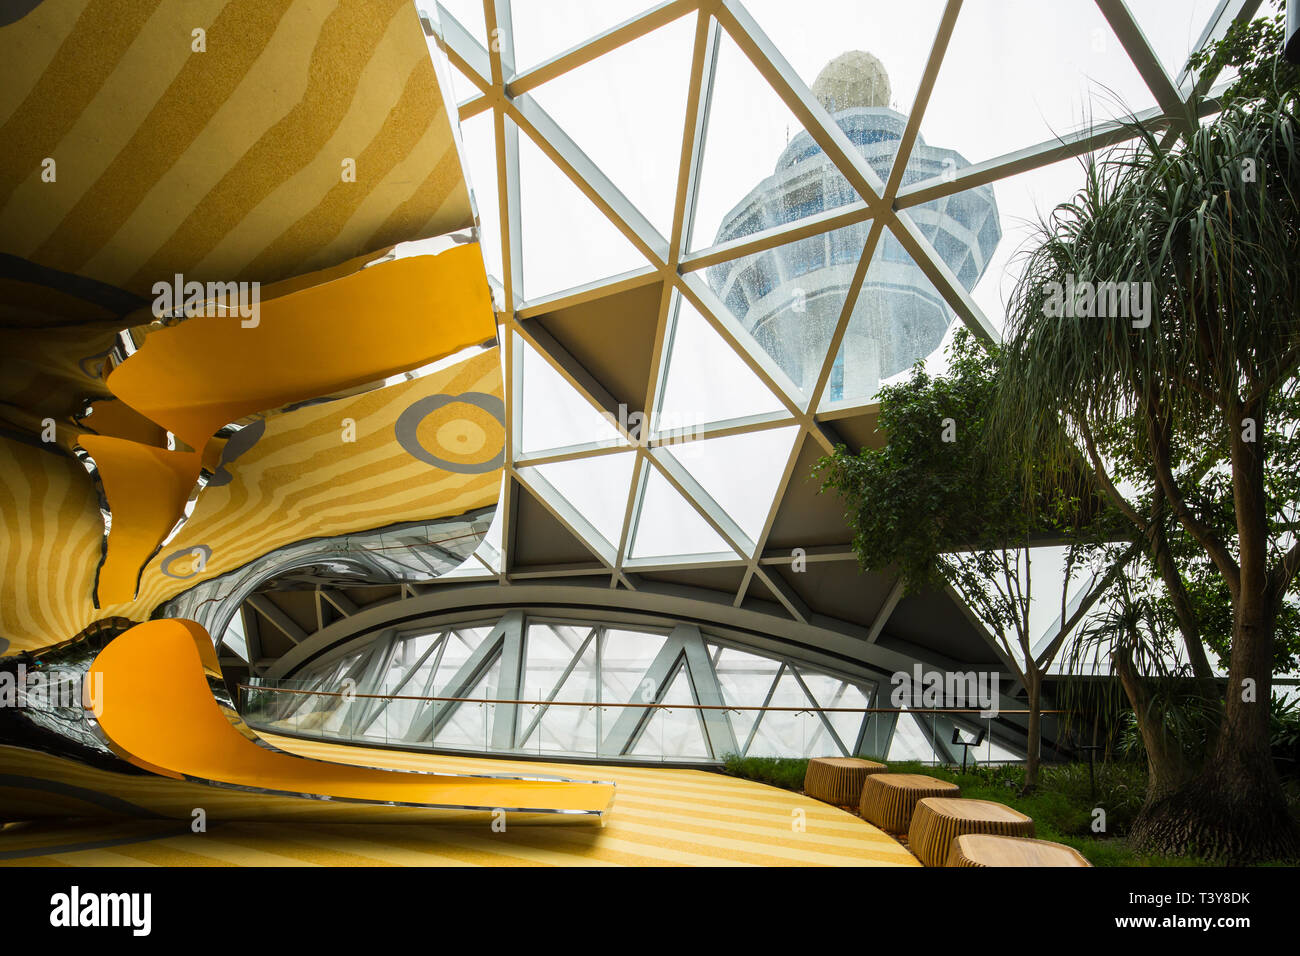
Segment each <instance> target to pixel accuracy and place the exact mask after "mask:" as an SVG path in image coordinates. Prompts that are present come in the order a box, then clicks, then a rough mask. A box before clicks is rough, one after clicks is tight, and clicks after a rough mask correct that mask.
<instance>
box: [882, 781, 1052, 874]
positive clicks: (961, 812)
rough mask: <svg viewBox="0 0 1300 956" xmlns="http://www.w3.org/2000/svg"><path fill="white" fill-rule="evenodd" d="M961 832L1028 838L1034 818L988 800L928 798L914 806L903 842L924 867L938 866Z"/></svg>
mask: <svg viewBox="0 0 1300 956" xmlns="http://www.w3.org/2000/svg"><path fill="white" fill-rule="evenodd" d="M965 833H993V834H997V835H999V836H1016V837H1031V836H1033V835H1034V821H1033V820H1032V819H1030V818H1029V817H1027V816H1025V815H1024V814H1023V813H1021V812H1020V811H1019V810H1013V809H1011V808H1010V807H1008V806H1006V805H1005V804H1002V803H994V802H993V801H992V800H955V799H952V798H949V797H929V798H927V799H924V800H922V801H921V802H920V803H918V804H917V805H916V812H915V813H913V814H912V825H911V827H910V828H909V829H908V831H907V845H908V847H909V849H911V851H912V852H913V853H915V854H916V857H917V859H919V860H920V861H921V862H922V863H923V864H925V865H926V866H940V865H942V864H943V862H944V861H945V860H947V859H948V849H949V847H950V846H951V845H952V842H953V840H955V839H956V838H957V837H959V836H961V835H962V834H965Z"/></svg>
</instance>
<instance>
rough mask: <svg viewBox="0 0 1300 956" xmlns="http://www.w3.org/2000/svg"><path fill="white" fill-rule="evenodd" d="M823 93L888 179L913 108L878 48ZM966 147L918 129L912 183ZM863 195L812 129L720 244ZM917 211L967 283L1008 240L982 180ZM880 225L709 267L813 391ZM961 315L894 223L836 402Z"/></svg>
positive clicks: (931, 346) (856, 395)
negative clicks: (933, 139) (871, 234)
mask: <svg viewBox="0 0 1300 956" xmlns="http://www.w3.org/2000/svg"><path fill="white" fill-rule="evenodd" d="M813 93H814V94H815V95H816V97H817V99H818V100H819V101H820V102H821V104H822V106H824V107H825V108H826V111H827V112H828V113H830V114H831V116H832V117H833V118H834V120H835V122H836V123H837V124H838V125H839V127H840V129H842V130H843V131H844V134H845V135H846V136H847V137H848V138H849V140H850V141H851V142H852V143H853V144H854V145H855V146H856V147H857V149H858V150H859V151H860V152H861V154H862V156H863V158H865V159H866V161H867V162H868V163H869V164H870V165H871V167H872V168H873V169H874V170H875V171H876V173H877V175H879V177H880V179H881V180H882V181H884V180H887V179H888V178H889V171H890V167H891V166H892V165H893V162H894V155H895V153H896V152H897V150H898V144H899V140H900V139H901V137H902V134H903V129H904V127H905V126H906V125H907V117H906V116H905V115H903V114H902V113H899V112H897V111H896V110H893V109H891V108H890V107H889V101H890V85H889V75H888V74H887V73H886V72H885V68H884V66H883V65H882V64H881V62H880V61H879V60H878V59H876V57H874V56H872V55H871V54H870V53H865V52H862V51H860V50H854V51H850V52H848V53H844V54H841V55H840V56H838V57H836V58H835V59H834V60H832V61H831V62H830V63H828V64H827V65H826V67H825V68H824V69H823V70H822V71H821V73H820V74H819V75H818V77H817V80H816V82H814V84H813ZM966 165H968V164H967V162H966V160H965V158H964V157H962V156H961V154H959V153H957V152H956V151H954V150H951V149H944V148H941V147H937V146H931V145H929V144H927V143H926V142H925V140H924V139H923V138H921V137H920V136H918V137H917V140H916V144H915V145H914V146H913V147H912V154H911V157H910V159H909V161H908V166H907V172H906V175H905V176H904V178H903V184H904V185H907V184H908V183H912V182H916V181H919V180H923V179H930V178H932V177H936V176H943V175H945V174H946V175H951V174H952V173H954V172H955V171H956V170H958V169H960V168H961V167H963V166H966ZM857 198H858V197H857V196H856V194H855V193H854V191H853V189H852V187H851V186H849V184H848V182H847V180H845V178H844V176H843V175H842V174H841V173H840V172H839V170H838V169H837V168H836V167H835V165H834V164H833V163H832V162H831V161H830V159H828V158H827V157H826V155H825V153H823V152H822V150H821V147H820V146H818V145H817V143H816V142H815V141H814V140H813V138H812V137H811V136H810V135H809V134H808V133H806V132H800V133H799V135H798V136H795V137H794V138H793V139H791V140H790V143H789V145H787V146H786V148H785V150H784V152H782V153H781V156H780V158H779V159H778V160H777V163H776V169H775V171H774V172H773V173H772V175H771V176H768V177H767V178H766V179H764V180H763V181H762V182H761V183H759V184H758V185H757V186H756V187H754V189H753V190H752V191H751V192H750V193H749V195H747V196H746V197H745V198H744V199H743V200H742V201H741V202H740V203H739V204H738V205H737V206H736V207H735V208H734V209H732V210H731V212H730V213H728V215H727V216H726V218H725V219H724V220H723V223H722V226H721V228H720V229H719V230H718V236H717V242H725V241H727V240H730V239H735V238H737V237H739V236H744V235H748V234H750V233H754V232H758V231H759V230H760V229H767V228H770V227H772V226H778V225H781V224H783V223H789V222H794V221H797V220H800V219H803V218H806V217H808V216H811V215H816V214H817V213H820V212H822V211H823V210H827V209H832V208H834V207H836V206H841V205H844V204H846V203H850V202H853V201H854V200H855V199H857ZM908 213H909V214H910V215H911V216H912V217H913V219H914V220H915V222H916V224H917V226H918V227H919V229H920V230H921V231H922V232H923V233H924V234H925V236H926V237H927V238H928V239H929V240H930V242H931V244H932V245H933V246H934V248H935V250H936V251H937V252H938V253H939V256H940V257H941V258H942V259H943V260H944V261H945V262H946V263H947V265H948V267H949V268H950V269H951V270H952V271H953V273H954V274H955V275H956V276H957V278H958V280H959V281H960V282H961V284H962V285H963V286H965V287H966V289H967V290H970V289H972V288H974V286H975V283H976V282H978V281H979V278H980V276H981V275H983V273H984V270H985V269H986V268H987V267H988V262H989V257H990V256H991V255H992V254H993V250H994V248H995V247H996V246H997V244H998V241H999V240H1000V239H1001V238H1002V229H1001V226H1000V225H999V222H998V209H997V203H996V202H995V201H994V198H993V189H992V187H990V186H982V187H979V188H977V189H968V190H965V191H963V192H961V193H958V194H956V195H953V196H947V197H945V198H943V199H939V200H935V201H933V202H929V203H926V204H924V205H921V206H916V207H912V208H911V209H909V210H908ZM870 226H871V224H870V222H864V223H859V224H857V225H854V226H847V227H844V228H842V229H838V230H835V231H833V232H830V233H826V234H823V235H820V236H812V237H810V238H808V239H802V240H799V241H798V242H794V243H790V244H788V245H785V246H781V247H779V248H777V249H773V250H770V251H767V252H763V253H759V254H756V255H752V256H746V257H744V258H743V259H739V260H736V261H734V262H728V263H725V264H722V265H718V266H714V267H712V268H710V269H709V270H708V280H709V284H710V285H711V286H712V287H713V289H714V291H715V292H717V293H718V295H719V297H720V298H721V299H722V300H723V301H724V302H725V303H726V304H727V307H728V308H729V309H730V310H731V312H732V313H733V314H734V315H735V316H736V317H737V318H738V319H739V320H740V321H741V323H742V324H743V325H744V326H745V328H747V329H748V330H749V331H750V332H751V334H753V336H754V338H755V339H756V340H757V341H758V343H759V344H760V345H761V346H762V347H763V348H764V349H765V350H766V351H767V352H768V354H770V355H771V356H772V357H773V358H774V359H775V360H776V362H777V363H778V364H779V365H780V366H781V367H782V368H783V369H784V370H785V372H786V374H788V375H789V376H790V377H791V379H793V380H794V382H795V383H796V384H797V385H799V386H800V388H802V389H804V390H805V391H809V390H811V389H812V386H813V384H814V383H815V381H816V379H817V374H818V372H819V371H820V366H821V362H822V359H823V356H824V355H825V352H826V348H827V346H828V344H829V342H830V338H831V334H832V332H833V331H834V329H835V324H836V322H837V321H838V319H839V313H840V310H841V308H842V306H843V302H844V296H845V291H846V289H847V288H848V285H849V282H850V280H851V279H852V277H853V272H854V269H855V268H856V267H857V264H858V259H859V258H860V255H861V250H862V246H863V243H864V241H865V240H866V236H867V232H868V230H869V229H870ZM953 318H954V316H953V313H952V311H951V310H950V309H949V308H948V306H947V304H946V303H945V302H944V301H943V299H942V298H941V297H940V296H939V293H938V292H937V291H936V290H935V289H934V287H933V286H932V285H931V283H930V281H929V280H928V279H927V278H926V277H925V275H924V274H923V273H922V272H921V269H920V268H919V267H918V266H917V265H916V263H915V262H913V261H912V259H911V257H910V256H909V255H908V254H907V252H906V251H905V250H904V249H903V247H902V246H901V245H900V244H899V242H898V240H897V238H895V236H894V235H893V234H892V233H891V232H890V231H889V230H888V229H886V230H885V231H884V233H883V234H882V235H881V238H880V244H879V245H878V246H877V248H876V252H875V256H874V258H873V260H872V264H871V268H870V269H869V271H868V274H867V279H866V282H865V284H864V286H863V288H862V292H861V294H860V295H859V297H858V300H857V304H856V305H855V307H854V310H853V317H852V319H851V320H850V323H849V327H848V331H847V333H846V335H845V339H844V347H843V349H842V350H841V352H840V355H839V357H838V358H837V359H836V362H835V367H834V369H833V370H832V373H831V379H830V383H829V386H828V390H827V394H826V399H827V400H829V401H838V400H840V399H851V400H854V401H863V400H867V399H869V398H871V397H872V396H873V395H874V394H875V393H876V390H877V387H878V386H879V384H880V382H881V380H883V379H886V378H889V377H890V376H893V375H896V374H898V373H899V372H901V371H903V370H905V369H907V368H908V367H910V366H911V365H912V364H913V363H915V362H916V361H918V360H920V359H924V358H925V357H926V356H928V355H929V354H930V353H931V352H933V351H934V350H935V349H936V348H937V347H938V346H939V343H940V342H941V340H942V339H943V335H944V332H945V331H946V330H947V328H948V326H949V324H951V322H952V321H953Z"/></svg>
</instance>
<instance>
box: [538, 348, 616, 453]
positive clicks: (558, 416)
mask: <svg viewBox="0 0 1300 956" xmlns="http://www.w3.org/2000/svg"><path fill="white" fill-rule="evenodd" d="M514 337H515V338H514V347H515V352H516V356H517V364H516V366H515V367H516V369H518V370H519V374H520V375H521V376H522V377H523V402H522V403H521V405H520V406H519V407H518V408H516V409H515V411H516V413H517V414H519V415H520V417H521V419H522V420H521V426H520V427H521V431H522V436H521V440H520V450H521V451H523V452H525V453H528V452H537V451H549V450H551V449H554V448H566V447H569V446H572V445H585V444H588V443H592V442H601V443H606V442H608V443H609V444H618V443H620V442H622V437H621V436H620V435H619V433H618V429H617V428H615V427H614V425H613V424H612V423H611V422H610V420H609V419H608V418H606V417H605V416H604V415H602V414H601V413H600V411H598V410H597V409H596V407H595V406H594V405H592V404H591V403H590V402H589V401H587V400H586V399H585V398H583V396H582V394H581V393H580V392H578V390H577V389H576V388H574V387H573V386H572V385H571V384H569V382H567V381H566V380H565V378H564V376H563V375H561V374H560V373H559V372H557V371H556V370H555V369H554V368H553V367H552V366H551V364H550V363H549V362H547V361H546V359H545V358H543V357H542V355H541V354H540V353H539V352H538V351H537V350H536V349H535V348H533V346H532V344H531V343H529V342H528V341H527V340H526V339H525V338H524V337H523V336H521V335H520V334H519V333H518V332H516V333H514Z"/></svg>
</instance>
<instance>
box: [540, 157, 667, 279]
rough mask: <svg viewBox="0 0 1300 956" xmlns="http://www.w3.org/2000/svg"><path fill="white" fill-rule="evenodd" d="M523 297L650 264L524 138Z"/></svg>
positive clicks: (567, 178) (578, 190) (571, 182)
mask: <svg viewBox="0 0 1300 956" xmlns="http://www.w3.org/2000/svg"><path fill="white" fill-rule="evenodd" d="M519 196H520V204H521V210H520V217H521V224H520V228H521V230H522V236H521V238H522V247H523V248H522V254H523V259H524V262H523V273H524V274H523V280H524V293H525V295H526V296H527V298H528V299H529V300H533V299H539V298H543V297H545V296H548V295H552V294H554V293H556V292H562V291H564V290H567V289H572V288H575V287H576V286H581V285H586V284H588V283H591V282H594V281H596V280H597V279H604V278H606V277H608V276H613V275H618V274H620V273H623V272H628V271H631V270H633V269H636V268H639V267H640V266H644V265H645V264H646V259H645V257H644V256H643V255H641V253H640V252H638V251H637V249H636V247H635V246H633V245H632V243H631V242H630V241H628V238H627V237H626V236H624V235H623V233H621V232H619V230H618V228H617V227H616V226H615V225H614V223H613V222H611V221H610V220H609V219H608V218H607V217H606V216H605V215H604V213H602V212H601V211H600V210H599V209H597V208H596V207H595V206H594V205H593V204H592V203H591V201H590V200H589V199H588V198H587V197H586V196H585V195H583V193H582V191H581V190H580V189H578V187H577V186H575V185H574V184H573V181H572V180H571V179H569V177H568V176H567V175H565V173H564V172H563V171H562V170H561V169H560V168H559V167H558V166H556V165H555V164H554V163H552V162H551V161H550V160H549V159H548V158H547V157H546V155H545V154H544V153H543V152H542V151H541V150H540V149H539V148H538V147H537V145H536V144H535V143H534V142H533V141H532V140H531V139H530V138H529V137H528V136H526V135H524V134H522V133H521V134H520V135H519Z"/></svg>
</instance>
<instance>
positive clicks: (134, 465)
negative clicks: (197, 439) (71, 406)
mask: <svg viewBox="0 0 1300 956" xmlns="http://www.w3.org/2000/svg"><path fill="white" fill-rule="evenodd" d="M77 443H78V444H79V445H80V446H81V447H82V448H83V449H85V450H86V452H87V453H88V454H89V455H90V457H91V458H92V459H93V460H94V463H95V467H96V470H97V472H98V475H99V480H100V482H101V486H102V488H103V493H104V497H105V499H106V500H107V503H108V505H109V508H110V510H111V513H112V527H111V529H110V530H108V531H107V535H108V540H107V545H106V547H107V550H106V552H105V554H104V561H103V563H102V564H101V565H100V568H99V576H98V578H99V579H98V582H97V585H96V588H95V594H96V597H97V599H98V600H99V602H100V603H101V604H120V603H122V602H124V601H129V600H131V598H132V597H133V596H134V595H135V590H136V582H137V581H138V580H139V577H140V568H141V566H142V565H143V564H144V563H145V561H147V560H148V559H149V556H150V555H151V554H153V552H154V550H155V549H156V548H157V547H158V545H159V544H160V543H161V542H162V540H163V538H164V537H165V536H166V534H167V532H169V531H170V530H171V529H172V527H173V526H174V525H175V524H176V521H177V519H178V518H179V517H180V515H181V514H182V513H183V511H184V507H185V502H186V501H187V500H188V499H189V495H190V490H191V489H192V488H193V487H194V482H195V479H196V478H197V477H198V474H199V465H200V455H199V453H198V452H179V451H168V450H167V449H165V448H154V447H152V446H150V445H143V444H141V443H140V442H135V441H130V440H128V439H125V438H112V437H110V436H107V435H82V436H81V438H80V439H78V442H77Z"/></svg>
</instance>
